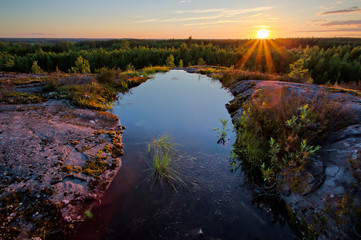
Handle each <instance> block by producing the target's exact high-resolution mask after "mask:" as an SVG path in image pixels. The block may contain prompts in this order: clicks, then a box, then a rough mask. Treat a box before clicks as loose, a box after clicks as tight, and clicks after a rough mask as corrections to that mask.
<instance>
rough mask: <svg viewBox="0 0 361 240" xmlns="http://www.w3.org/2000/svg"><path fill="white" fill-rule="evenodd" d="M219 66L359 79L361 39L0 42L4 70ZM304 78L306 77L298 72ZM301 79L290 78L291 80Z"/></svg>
mask: <svg viewBox="0 0 361 240" xmlns="http://www.w3.org/2000/svg"><path fill="white" fill-rule="evenodd" d="M130 64H131V65H132V66H134V68H135V69H142V68H144V67H150V66H163V65H167V66H169V67H175V66H185V67H187V66H191V65H196V64H198V65H205V64H209V65H215V66H225V67H232V66H234V69H236V70H242V71H251V72H260V73H268V74H278V75H287V74H289V73H291V72H292V71H293V69H292V68H298V67H303V68H304V69H308V70H309V71H308V72H307V74H308V76H309V77H310V78H312V79H313V81H314V82H315V83H317V84H326V83H330V84H335V83H336V82H338V83H339V84H340V83H341V82H344V83H349V82H358V81H359V80H360V79H361V44H360V40H359V39H276V40H262V41H260V40H247V41H246V40H228V41H225V40H223V41H222V40H193V39H191V38H189V39H185V40H160V41H155V40H107V41H83V42H78V43H73V42H57V43H48V42H45V43H35V44H26V43H6V42H0V70H2V71H14V72H33V73H42V72H54V71H56V70H57V69H58V70H60V71H63V72H77V73H88V72H92V73H95V72H96V70H97V69H100V68H102V67H104V66H105V67H108V68H111V69H113V68H114V69H118V68H120V69H122V70H126V69H127V67H128V66H129V65H130ZM299 73H302V72H299ZM292 76H296V78H297V77H298V76H300V75H297V74H296V75H291V76H289V77H291V78H292Z"/></svg>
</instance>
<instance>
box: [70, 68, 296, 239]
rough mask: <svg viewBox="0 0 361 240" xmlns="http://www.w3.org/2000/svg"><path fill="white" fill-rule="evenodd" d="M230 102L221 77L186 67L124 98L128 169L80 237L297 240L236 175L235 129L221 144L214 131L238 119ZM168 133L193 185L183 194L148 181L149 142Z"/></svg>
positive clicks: (117, 110)
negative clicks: (231, 113)
mask: <svg viewBox="0 0 361 240" xmlns="http://www.w3.org/2000/svg"><path fill="white" fill-rule="evenodd" d="M231 99H232V95H231V94H230V93H229V92H228V91H227V90H225V89H223V88H222V87H221V84H220V83H219V82H218V81H214V80H212V79H210V78H208V77H205V76H200V75H197V74H189V73H186V72H184V71H170V72H168V73H166V74H156V75H155V77H154V78H153V79H151V80H148V81H147V82H145V83H143V84H142V85H140V86H138V87H136V88H134V89H132V90H131V91H130V92H129V93H127V94H125V95H121V96H120V97H119V103H118V104H117V105H115V106H114V108H113V112H114V114H116V115H117V116H119V119H120V122H121V124H122V125H125V126H126V127H127V129H126V130H125V132H124V135H123V142H124V147H125V154H124V156H123V157H122V167H121V169H120V171H119V173H118V174H117V176H116V177H115V179H114V181H113V182H112V184H111V186H110V187H109V189H108V190H107V192H106V193H105V195H104V197H103V199H102V200H101V205H100V206H98V207H95V208H94V209H93V210H92V212H93V218H91V219H89V220H88V221H86V222H85V223H84V224H82V226H80V228H79V229H78V233H77V235H76V239H295V235H294V233H293V232H292V230H291V229H290V228H289V226H288V225H287V223H286V222H285V220H284V219H283V218H282V217H280V216H277V215H275V214H273V213H272V212H267V211H266V210H264V209H260V208H258V207H257V205H255V204H252V196H251V191H250V190H249V189H248V187H247V185H246V184H245V183H244V180H243V178H242V176H241V174H239V173H236V174H235V173H232V171H231V167H230V165H229V155H230V148H231V145H232V143H233V141H234V133H233V132H232V131H229V132H228V137H229V138H230V140H228V141H227V142H226V144H225V146H223V145H220V144H217V140H218V138H217V132H216V131H214V130H213V128H215V127H221V123H220V119H229V123H230V122H231V120H230V116H229V114H228V112H227V111H226V108H225V104H226V103H227V102H228V101H230V100H231ZM229 126H230V125H229ZM163 134H168V135H170V136H172V137H174V139H175V141H176V142H177V143H178V144H179V145H178V146H177V150H178V154H177V157H176V158H175V161H176V170H177V172H178V174H179V176H181V178H182V179H183V180H184V181H185V182H186V186H181V187H178V188H177V191H174V190H172V189H171V188H170V187H168V186H163V187H160V186H159V185H154V184H153V183H152V182H151V181H147V179H149V178H150V177H151V176H150V174H151V171H149V165H150V164H151V163H150V160H149V158H148V157H147V153H146V146H147V143H149V142H150V141H151V139H152V138H155V137H158V136H161V135H163ZM200 232H202V233H203V234H200Z"/></svg>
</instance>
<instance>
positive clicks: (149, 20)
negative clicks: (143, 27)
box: [133, 18, 159, 23]
mask: <svg viewBox="0 0 361 240" xmlns="http://www.w3.org/2000/svg"><path fill="white" fill-rule="evenodd" d="M158 20H159V19H155V18H150V19H145V20H140V21H135V22H133V23H148V22H155V21H158Z"/></svg>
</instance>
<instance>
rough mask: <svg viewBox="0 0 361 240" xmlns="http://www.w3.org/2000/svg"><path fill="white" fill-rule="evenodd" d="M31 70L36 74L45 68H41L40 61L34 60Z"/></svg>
mask: <svg viewBox="0 0 361 240" xmlns="http://www.w3.org/2000/svg"><path fill="white" fill-rule="evenodd" d="M31 72H32V73H34V74H41V73H44V71H43V69H41V67H39V65H38V61H34V62H33V65H32V66H31Z"/></svg>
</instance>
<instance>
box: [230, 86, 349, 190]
mask: <svg viewBox="0 0 361 240" xmlns="http://www.w3.org/2000/svg"><path fill="white" fill-rule="evenodd" d="M242 107H243V110H244V111H243V115H242V117H241V118H240V119H239V122H238V125H237V127H238V130H237V140H236V143H235V152H236V153H237V155H238V156H239V158H240V159H242V165H243V169H244V170H245V172H246V173H248V175H252V176H262V180H263V181H265V182H269V183H274V182H277V183H278V184H280V185H282V184H287V185H288V186H289V188H290V189H291V190H293V191H294V192H299V193H302V192H304V191H305V190H307V188H308V184H307V179H308V177H309V176H308V174H307V173H306V172H305V171H304V168H305V165H306V164H307V162H308V161H309V159H310V157H311V156H312V155H313V154H314V153H315V152H317V150H319V149H320V147H319V146H318V145H317V143H319V142H320V141H322V139H323V138H324V137H325V136H326V134H327V132H329V131H333V130H336V129H337V128H341V127H343V124H347V117H349V115H350V112H349V111H348V110H347V109H348V108H347V106H344V105H343V103H342V99H333V100H332V99H330V98H329V97H328V95H327V94H326V93H325V92H319V93H318V94H316V95H315V96H312V97H311V98H310V99H308V98H306V97H303V96H302V95H300V94H293V93H292V92H290V91H289V89H288V88H287V87H284V88H281V89H279V90H275V89H272V90H266V89H265V90H258V91H256V92H255V93H254V95H253V96H252V97H251V99H249V100H248V101H247V102H246V103H244V104H243V106H242Z"/></svg>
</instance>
